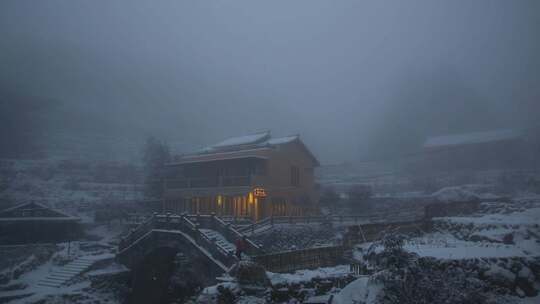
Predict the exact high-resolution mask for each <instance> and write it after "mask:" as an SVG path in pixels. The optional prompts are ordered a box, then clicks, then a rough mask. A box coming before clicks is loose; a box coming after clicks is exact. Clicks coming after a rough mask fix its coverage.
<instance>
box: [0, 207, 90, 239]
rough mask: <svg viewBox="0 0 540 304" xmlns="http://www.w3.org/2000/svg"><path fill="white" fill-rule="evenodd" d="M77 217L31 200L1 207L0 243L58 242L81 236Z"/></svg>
mask: <svg viewBox="0 0 540 304" xmlns="http://www.w3.org/2000/svg"><path fill="white" fill-rule="evenodd" d="M79 222H80V218H78V217H74V216H70V215H67V214H65V213H63V212H61V211H59V210H55V209H52V208H49V207H47V206H45V205H42V204H39V203H35V202H30V203H25V204H21V205H18V206H14V207H11V208H8V209H4V210H2V211H0V244H3V245H6V244H27V243H45V242H61V241H69V240H73V239H75V238H77V237H79V236H80V234H81V233H82V229H81V227H80V225H79Z"/></svg>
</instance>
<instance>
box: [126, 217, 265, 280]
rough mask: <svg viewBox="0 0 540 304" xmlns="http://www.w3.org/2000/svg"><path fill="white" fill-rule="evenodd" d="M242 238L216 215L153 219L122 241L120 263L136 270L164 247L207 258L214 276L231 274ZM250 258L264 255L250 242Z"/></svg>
mask: <svg viewBox="0 0 540 304" xmlns="http://www.w3.org/2000/svg"><path fill="white" fill-rule="evenodd" d="M239 238H242V234H241V233H240V232H238V231H237V230H236V229H234V228H233V227H232V226H231V225H230V224H228V223H226V222H224V221H223V220H222V219H220V218H218V217H216V216H214V215H187V214H183V215H170V214H167V215H153V216H152V217H150V218H149V219H147V220H146V221H144V222H143V223H142V224H141V225H139V226H138V227H137V228H135V229H134V230H132V231H131V232H130V234H129V235H128V236H126V237H125V238H123V239H122V240H121V241H120V244H119V247H118V253H117V259H118V260H119V261H120V262H121V263H122V264H124V265H126V266H128V267H130V268H135V267H136V265H138V263H140V262H141V261H142V260H143V259H144V258H145V257H146V256H147V255H148V254H150V253H151V252H152V251H153V250H155V249H157V248H160V247H168V248H175V249H178V250H179V251H182V252H183V253H184V254H186V255H188V256H192V257H196V258H201V257H202V258H204V259H205V260H206V261H207V262H208V263H209V264H210V265H212V268H213V272H215V273H216V274H220V273H223V272H227V271H229V270H230V269H231V267H232V266H233V265H234V264H235V263H236V262H237V258H236V256H235V255H234V250H235V247H234V245H233V244H234V243H235V241H236V240H237V239H239ZM245 253H246V254H248V255H260V254H262V253H263V251H262V250H261V248H260V247H259V246H258V245H257V244H255V243H254V242H252V241H251V240H249V239H247V240H246V252H245Z"/></svg>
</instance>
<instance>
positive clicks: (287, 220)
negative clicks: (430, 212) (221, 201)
mask: <svg viewBox="0 0 540 304" xmlns="http://www.w3.org/2000/svg"><path fill="white" fill-rule="evenodd" d="M423 217H424V214H423V213H422V212H420V213H419V212H418V211H417V210H413V211H408V212H403V211H388V212H372V213H369V214H361V215H326V216H325V215H316V216H272V217H267V218H265V219H263V220H261V221H258V222H256V223H253V224H251V225H248V226H244V227H241V228H238V231H239V232H241V233H254V232H255V230H258V229H261V228H265V227H268V226H273V225H276V224H310V223H332V224H340V223H343V224H369V223H382V222H409V221H415V220H420V219H422V218H423Z"/></svg>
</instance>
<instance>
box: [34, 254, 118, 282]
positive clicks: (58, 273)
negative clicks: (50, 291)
mask: <svg viewBox="0 0 540 304" xmlns="http://www.w3.org/2000/svg"><path fill="white" fill-rule="evenodd" d="M113 257H114V255H113V254H102V255H98V256H82V257H78V258H77V259H75V260H74V261H72V262H70V263H67V264H66V265H64V266H57V267H53V268H52V270H51V272H50V273H49V275H47V276H46V277H45V278H43V279H41V280H40V281H39V282H38V283H37V284H38V285H39V286H45V287H55V288H58V287H60V286H62V285H64V284H65V283H67V282H68V281H70V280H71V279H73V278H74V277H76V276H77V275H79V274H81V273H82V272H84V271H85V270H87V269H88V268H90V266H92V265H93V264H94V263H95V262H97V261H100V260H104V259H109V258H113Z"/></svg>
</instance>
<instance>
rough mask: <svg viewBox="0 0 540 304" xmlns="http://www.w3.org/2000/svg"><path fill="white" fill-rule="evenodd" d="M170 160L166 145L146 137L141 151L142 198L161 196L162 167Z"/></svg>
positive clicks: (151, 137) (163, 176)
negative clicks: (143, 176)
mask: <svg viewBox="0 0 540 304" xmlns="http://www.w3.org/2000/svg"><path fill="white" fill-rule="evenodd" d="M170 160H171V154H170V152H169V147H168V145H167V144H166V143H165V142H162V141H160V140H158V139H157V138H155V137H153V136H150V137H148V139H147V140H146V143H145V146H144V151H143V165H144V174H145V178H144V196H145V197H146V198H155V199H159V198H161V197H162V196H163V183H164V179H165V174H164V165H165V163H167V162H169V161H170Z"/></svg>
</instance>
